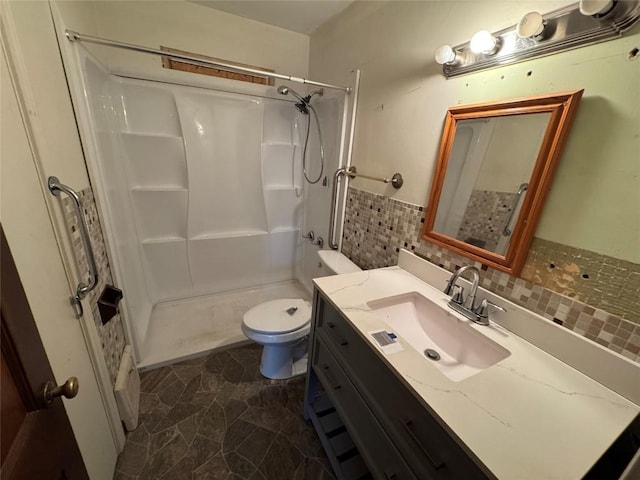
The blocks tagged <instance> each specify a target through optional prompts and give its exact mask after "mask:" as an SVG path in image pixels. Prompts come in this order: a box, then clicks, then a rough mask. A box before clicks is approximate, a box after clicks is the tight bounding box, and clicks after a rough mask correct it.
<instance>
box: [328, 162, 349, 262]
mask: <svg viewBox="0 0 640 480" xmlns="http://www.w3.org/2000/svg"><path fill="white" fill-rule="evenodd" d="M346 171H347V169H346V167H340V168H339V169H338V170H336V173H334V174H333V191H332V192H331V221H330V222H329V241H328V243H329V248H331V249H332V250H337V249H338V243H337V242H336V239H335V238H334V237H335V235H336V222H337V221H338V219H337V216H338V214H337V212H336V200H337V198H338V186H339V183H338V182H339V181H340V177H341V176H344V174H345V172H346Z"/></svg>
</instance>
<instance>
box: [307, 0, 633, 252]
mask: <svg viewBox="0 0 640 480" xmlns="http://www.w3.org/2000/svg"><path fill="white" fill-rule="evenodd" d="M567 3H569V2H551V1H550V2H544V3H541V2H510V1H502V2H498V1H482V2H464V1H455V2H437V1H421V2H404V1H394V2H356V3H354V4H353V5H352V6H351V7H349V8H348V9H347V10H345V11H344V12H343V13H342V14H341V15H339V16H338V17H337V18H335V19H334V20H332V21H330V22H329V23H328V24H325V25H324V26H323V27H321V28H320V29H319V30H318V31H316V32H315V33H314V34H313V35H312V37H311V50H310V52H311V56H310V76H312V77H314V78H315V77H317V78H319V79H321V80H324V81H329V82H336V83H340V82H344V81H345V79H346V78H347V74H348V72H350V71H351V70H353V69H356V68H359V69H361V71H362V80H361V95H360V99H359V107H358V108H359V110H358V120H357V128H356V139H355V146H354V158H353V163H354V165H356V166H357V167H358V169H359V170H360V171H361V172H362V173H368V174H371V175H385V176H387V175H390V174H392V173H393V172H396V171H399V172H401V173H402V174H403V176H404V178H405V185H404V186H403V187H402V189H401V190H399V191H395V190H393V189H392V188H391V187H385V186H384V185H382V184H379V183H375V182H371V181H368V180H361V179H358V180H356V181H355V182H354V184H353V185H354V186H356V187H358V188H362V189H365V190H368V191H372V192H375V193H385V194H388V195H391V196H393V197H395V198H397V199H399V200H403V201H407V202H412V203H417V204H424V203H426V199H427V195H428V191H429V188H430V184H431V177H432V174H433V170H434V165H435V161H436V157H437V153H438V147H439V140H440V135H441V131H442V124H443V120H444V115H445V112H446V109H447V107H449V106H451V105H458V104H467V103H475V102H481V101H487V100H491V99H507V98H514V97H523V96H530V95H537V94H542V93H547V92H560V91H566V90H574V89H582V88H584V89H585V93H584V96H583V99H582V104H581V106H580V109H579V111H578V115H577V118H576V121H575V123H574V126H573V129H572V132H571V135H570V137H569V141H568V144H567V147H566V149H565V154H564V155H563V158H562V160H561V163H560V166H559V168H558V171H557V174H556V178H555V181H554V183H553V186H552V190H551V193H550V195H549V197H548V200H547V204H546V207H545V210H544V212H543V215H542V218H541V221H540V224H539V226H538V229H537V231H536V236H538V237H541V238H544V239H548V240H552V241H555V242H558V243H562V244H566V245H570V246H573V247H578V248H583V249H587V250H592V251H595V252H599V253H602V254H604V255H610V256H613V257H617V258H622V259H625V260H629V261H632V262H635V263H640V248H638V245H639V243H640V215H638V205H640V163H639V162H638V161H637V158H638V153H637V152H638V151H640V88H639V87H638V86H639V85H640V60H638V59H636V60H633V61H630V60H629V59H628V52H629V51H630V50H631V49H632V48H634V47H637V46H638V44H639V43H640V26H636V27H635V28H634V30H633V31H632V32H631V33H630V34H627V35H626V36H625V37H623V38H621V39H617V40H614V41H609V42H606V43H602V44H599V45H594V46H590V47H584V48H580V49H577V50H573V51H570V52H564V53H561V54H556V55H553V56H550V57H546V58H541V59H536V60H532V61H528V62H523V63H519V64H516V65H512V66H508V67H501V68H496V69H491V70H486V71H484V72H481V73H475V74H471V75H465V76H462V77H458V78H454V79H450V80H446V79H445V78H444V77H443V76H442V74H441V68H440V66H439V65H437V64H436V63H435V62H434V60H433V54H434V51H435V49H436V48H437V47H438V46H439V45H442V44H444V43H449V44H451V45H456V44H459V43H463V42H465V41H468V40H469V38H470V37H471V36H472V35H473V33H474V32H476V31H478V30H481V29H488V30H490V31H496V30H499V29H501V28H505V27H507V26H510V25H513V24H515V23H516V22H517V21H518V19H519V18H520V17H521V16H522V15H523V14H524V13H526V12H528V11H531V10H536V9H541V8H542V7H543V10H542V13H546V12H549V11H552V10H554V9H556V8H559V7H561V6H564V5H566V4H567ZM528 72H531V74H530V75H528Z"/></svg>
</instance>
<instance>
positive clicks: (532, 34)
mask: <svg viewBox="0 0 640 480" xmlns="http://www.w3.org/2000/svg"><path fill="white" fill-rule="evenodd" d="M544 26H545V22H544V19H543V18H542V15H541V14H540V13H539V12H529V13H527V14H526V15H525V16H524V17H522V18H521V19H520V21H519V22H518V24H517V25H516V35H518V37H520V38H536V37H539V36H540V35H541V34H542V32H543V31H544Z"/></svg>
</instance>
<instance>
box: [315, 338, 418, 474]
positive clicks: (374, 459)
mask: <svg viewBox="0 0 640 480" xmlns="http://www.w3.org/2000/svg"><path fill="white" fill-rule="evenodd" d="M312 367H313V370H314V372H315V373H316V375H317V376H318V378H319V379H320V382H321V383H322V384H323V386H324V387H325V391H326V392H327V394H328V395H329V397H330V398H331V401H332V402H333V404H334V405H335V408H336V410H337V411H338V414H339V415H340V418H341V419H342V421H343V422H344V424H345V425H346V427H347V429H348V430H349V433H350V434H351V437H352V438H353V441H354V442H355V444H356V445H357V447H358V450H359V451H360V453H361V455H362V456H363V457H364V459H365V461H366V462H367V465H368V466H369V469H370V471H371V473H372V474H373V476H374V478H376V479H378V478H379V479H385V480H405V479H415V478H416V477H415V476H414V475H413V474H412V473H411V470H410V469H409V467H407V465H406V464H405V463H404V461H403V459H402V456H401V455H400V454H399V453H398V451H397V450H396V448H395V447H394V445H393V444H392V443H391V442H390V441H389V438H388V437H387V435H386V434H385V433H384V430H383V429H382V428H381V427H380V425H379V424H378V423H377V422H376V421H375V419H374V418H373V415H372V413H371V411H370V410H369V409H368V408H367V406H366V404H365V403H364V402H363V400H362V398H361V397H360V395H359V393H358V392H357V390H356V389H355V388H354V387H353V385H352V383H351V382H350V381H349V378H348V377H347V376H346V374H345V373H344V371H343V370H342V368H341V367H340V366H339V365H338V363H337V362H336V361H335V359H334V358H333V356H332V354H331V353H330V352H329V350H328V349H327V347H326V346H325V344H324V343H323V342H322V340H320V339H318V338H317V337H316V340H315V345H314V349H313V359H312Z"/></svg>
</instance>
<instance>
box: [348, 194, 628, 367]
mask: <svg viewBox="0 0 640 480" xmlns="http://www.w3.org/2000/svg"><path fill="white" fill-rule="evenodd" d="M423 210H424V209H423V207H422V206H419V205H414V204H410V203H406V202H401V201H398V200H394V199H392V198H388V197H384V196H381V195H376V194H373V193H369V192H366V191H364V190H358V189H355V188H352V187H350V188H349V190H348V193H347V210H346V217H345V228H344V233H343V253H345V255H347V256H348V257H349V258H351V259H352V260H353V261H354V262H355V263H356V264H358V265H359V266H360V267H361V268H364V269H371V268H379V267H385V266H390V265H396V264H397V263H398V253H399V251H400V248H407V249H409V250H412V251H415V252H416V253H417V254H419V255H420V256H422V257H424V258H426V259H427V260H429V261H431V262H433V263H435V264H437V265H439V266H441V267H443V268H445V269H447V270H450V271H455V270H456V269H457V268H458V267H460V266H462V265H466V264H470V263H475V265H476V266H477V267H478V268H481V269H482V270H483V272H482V283H481V285H482V286H483V287H484V288H486V289H488V290H490V291H492V292H495V293H497V294H498V295H501V296H503V297H505V298H507V299H509V300H511V301H512V302H514V303H517V304H518V305H521V306H523V307H526V308H527V309H529V310H532V311H534V312H535V313H538V314H539V315H542V316H543V317H545V318H546V319H548V320H549V321H553V322H555V323H557V324H559V325H562V326H564V327H566V328H568V329H570V330H573V331H574V332H576V333H578V334H580V335H583V336H585V337H587V338H589V339H590V340H593V341H595V342H597V343H599V344H601V345H603V346H605V347H607V348H609V349H611V350H613V351H615V352H617V353H620V354H622V355H624V356H625V357H627V358H629V359H631V360H633V361H635V362H638V363H640V316H639V315H638V308H637V307H638V298H639V297H640V287H639V285H638V281H639V279H640V265H636V264H632V263H630V262H622V263H621V261H619V260H616V259H612V258H611V257H605V258H601V257H603V256H602V255H598V254H595V253H593V252H587V251H585V250H579V249H571V248H570V247H565V246H562V245H559V244H553V242H547V241H544V240H541V239H535V240H534V242H533V244H532V250H531V252H530V254H529V257H528V259H527V262H526V264H525V267H524V269H523V272H522V278H516V277H512V276H511V275H509V274H507V273H504V272H501V271H499V270H495V269H493V268H488V267H486V266H483V265H481V264H480V263H479V262H472V261H471V260H469V259H467V258H465V257H462V256H460V255H458V254H456V253H453V252H450V251H448V250H445V249H443V248H440V247H438V246H436V245H433V244H431V243H428V242H425V241H421V239H420V232H421V230H422V226H423V224H424V211H423ZM585 258H586V259H587V261H586V262H585V263H584V265H583V264H582V259H585ZM552 264H553V265H554V267H551V266H550V265H552ZM558 265H559V266H560V268H559V270H558V271H557V272H556V267H557V266H558ZM573 265H576V266H575V267H574V266H573ZM579 265H583V266H579ZM545 269H546V270H549V271H550V272H551V273H549V272H545ZM611 269H613V270H612V271H613V272H617V274H618V276H619V278H620V279H622V280H621V282H620V283H623V282H625V281H627V282H630V286H629V287H628V288H627V287H625V288H624V289H622V288H620V287H619V286H618V285H617V284H615V283H614V280H613V279H609V278H608V277H605V272H609V271H610V270H611ZM587 271H588V272H593V273H581V272H587ZM567 272H572V273H567ZM596 272H603V273H602V274H601V276H600V277H598V275H597V274H596ZM547 273H549V274H547ZM564 275H569V276H571V277H572V278H573V282H570V281H568V280H566V281H564V280H563V279H564ZM583 275H587V277H588V278H584V277H583ZM592 275H594V277H593V278H592ZM612 277H615V275H612ZM587 280H592V282H591V283H588V282H587ZM596 280H597V283H596ZM615 281H618V280H615ZM533 282H535V283H533ZM563 282H564V283H563ZM559 284H561V285H562V288H561V287H559V286H558V285H559ZM602 286H604V287H603V288H601V287H602ZM551 288H553V289H554V290H556V291H554V290H552V289H551ZM602 290H604V291H607V292H609V293H610V295H608V296H607V298H608V300H606V301H605V300H604V297H603V296H602V295H601V294H600V293H598V292H599V291H602ZM614 292H615V295H614V294H613V293H614ZM623 296H624V298H622V297H623ZM614 300H615V302H616V304H617V305H618V306H619V307H618V308H616V307H614V306H613V302H614ZM586 302H589V303H586ZM625 305H626V306H628V308H625Z"/></svg>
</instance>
